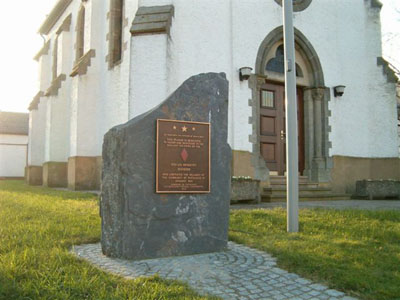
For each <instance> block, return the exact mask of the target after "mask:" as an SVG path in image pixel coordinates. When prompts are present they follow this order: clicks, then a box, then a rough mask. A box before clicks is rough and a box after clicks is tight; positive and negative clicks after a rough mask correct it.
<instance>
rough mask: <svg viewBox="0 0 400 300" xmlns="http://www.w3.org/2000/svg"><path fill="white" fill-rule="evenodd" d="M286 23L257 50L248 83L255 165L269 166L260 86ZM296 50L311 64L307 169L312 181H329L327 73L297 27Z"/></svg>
mask: <svg viewBox="0 0 400 300" xmlns="http://www.w3.org/2000/svg"><path fill="white" fill-rule="evenodd" d="M282 37H283V27H282V26H280V27H277V28H275V29H274V30H273V31H271V33H269V34H268V35H267V37H266V38H265V39H264V41H263V42H262V43H261V46H260V48H259V50H258V54H257V58H256V65H255V67H256V70H255V71H256V74H255V75H252V76H251V77H250V79H249V87H250V88H251V89H252V99H251V100H249V105H250V106H251V107H252V117H251V118H250V120H249V123H250V124H252V129H253V131H252V135H251V136H250V142H251V143H253V163H254V167H255V169H257V168H260V169H264V170H265V169H266V170H267V172H268V173H269V170H268V168H267V167H266V164H265V161H264V159H263V158H262V156H261V153H260V136H259V132H260V124H259V123H260V111H259V107H260V103H259V101H260V99H259V98H260V97H259V94H260V89H261V85H263V84H264V83H265V82H266V81H267V80H268V77H267V76H265V75H264V67H265V63H266V61H265V60H266V57H267V55H268V53H269V52H270V51H271V49H272V47H273V46H274V45H275V44H276V43H277V42H278V41H280V40H281V39H282ZM295 42H296V50H297V51H299V53H300V54H301V55H302V57H303V59H304V60H306V62H307V63H308V65H309V68H310V70H309V72H310V73H309V74H310V79H311V87H308V88H305V89H304V130H305V132H304V144H305V149H304V150H305V154H304V155H305V171H304V175H307V176H308V177H309V179H310V180H311V181H314V182H329V181H330V170H331V168H332V159H331V158H330V157H329V148H330V147H331V143H330V142H329V131H330V126H329V123H328V122H329V120H328V118H329V115H330V111H329V106H328V102H329V101H330V89H329V88H327V87H325V84H324V74H323V71H322V66H321V63H320V61H319V58H318V55H317V53H316V51H315V50H314V48H313V46H312V45H311V43H310V42H309V41H308V40H307V38H306V37H305V36H304V35H303V34H302V33H301V32H300V31H299V30H298V29H296V28H295Z"/></svg>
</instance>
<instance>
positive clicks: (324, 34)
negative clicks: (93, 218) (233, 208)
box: [27, 0, 400, 193]
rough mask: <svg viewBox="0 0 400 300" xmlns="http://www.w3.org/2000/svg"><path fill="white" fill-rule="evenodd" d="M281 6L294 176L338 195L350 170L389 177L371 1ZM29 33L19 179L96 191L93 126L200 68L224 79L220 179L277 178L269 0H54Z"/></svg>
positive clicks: (279, 38) (117, 117) (98, 132)
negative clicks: (293, 111)
mask: <svg viewBox="0 0 400 300" xmlns="http://www.w3.org/2000/svg"><path fill="white" fill-rule="evenodd" d="M293 5H294V11H295V13H294V25H295V47H296V76H297V98H298V108H299V109H298V126H299V127H298V128H299V170H300V172H301V175H303V176H304V178H306V180H307V181H309V182H313V183H317V184H319V185H321V186H327V185H329V186H331V187H332V189H333V190H334V191H337V192H341V193H351V192H352V191H353V190H354V186H355V181H356V180H360V179H388V178H390V179H400V160H399V154H398V147H399V138H398V135H397V112H396V92H395V87H396V85H395V81H396V80H395V78H394V77H393V74H392V73H390V69H389V68H388V67H387V64H386V63H385V61H384V60H383V59H382V58H381V57H380V56H381V29H380V8H381V5H380V3H379V2H378V1H376V0H355V1H348V0H335V1H331V0H318V1H316V0H295V1H293ZM39 33H41V34H42V35H44V36H45V37H46V43H45V44H44V46H43V48H42V49H40V51H39V52H38V53H37V54H36V56H35V59H36V60H37V61H38V62H39V66H40V86H39V91H38V94H37V95H36V96H35V98H34V99H33V101H32V103H31V105H30V134H29V139H30V140H29V152H30V155H29V162H28V164H29V166H28V167H27V180H28V182H31V183H33V182H36V183H37V182H41V183H42V184H44V185H48V186H68V187H69V188H71V189H79V190H82V189H98V188H99V185H100V177H101V152H102V141H103V136H104V134H105V133H106V132H107V131H108V130H109V129H110V128H112V127H113V126H115V125H118V124H121V123H124V122H126V121H128V120H129V119H132V118H134V117H135V116H138V115H140V114H142V113H144V112H146V111H148V110H149V109H151V108H153V107H154V106H156V105H157V104H159V103H160V102H161V101H163V100H164V99H165V98H166V97H167V96H168V95H169V94H170V93H172V92H173V91H174V90H175V89H176V88H177V87H179V85H180V84H181V83H182V82H183V81H185V80H186V79H187V78H189V77H190V76H193V75H196V74H199V73H206V72H224V73H225V74H226V76H227V79H228V80H229V83H230V90H229V92H230V96H229V123H228V128H229V136H228V142H229V144H230V146H231V148H232V151H233V162H232V173H233V174H232V175H233V176H250V177H252V178H255V179H259V180H261V181H262V182H264V183H265V184H266V185H268V183H269V182H270V180H271V178H272V177H273V176H283V175H284V174H285V170H286V169H285V168H286V167H285V125H284V124H285V105H284V79H283V77H284V76H283V70H284V69H283V51H284V49H283V28H282V7H281V1H280V0H252V1H240V0H221V1H213V0H207V1H195V0H139V1H138V0H125V1H124V0H110V1H109V0H107V1H105V0H103V1H93V0H87V1H80V0H59V1H58V2H57V3H56V5H55V7H54V8H53V10H52V11H51V13H50V14H49V15H48V17H47V18H46V20H45V21H44V23H43V24H42V26H41V28H40V29H39ZM250 68H251V72H250V73H249V74H246V71H248V70H250ZM340 86H345V89H344V93H342V92H341V91H339V90H338V87H340ZM138 142H140V141H138Z"/></svg>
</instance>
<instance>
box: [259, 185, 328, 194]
mask: <svg viewBox="0 0 400 300" xmlns="http://www.w3.org/2000/svg"><path fill="white" fill-rule="evenodd" d="M299 191H300V194H301V193H311V194H315V193H324V192H325V193H331V189H330V188H325V187H318V185H317V186H316V187H315V186H308V185H304V186H299ZM282 194H283V195H286V187H279V188H277V187H270V188H264V190H263V195H282Z"/></svg>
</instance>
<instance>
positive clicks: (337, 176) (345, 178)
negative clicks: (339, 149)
mask: <svg viewBox="0 0 400 300" xmlns="http://www.w3.org/2000/svg"><path fill="white" fill-rule="evenodd" d="M331 174H332V189H333V191H334V192H339V193H347V194H354V193H355V191H356V182H357V181H358V180H365V179H372V180H374V179H378V180H379V179H394V180H400V159H399V158H396V157H393V158H362V157H349V156H333V169H332V173H331Z"/></svg>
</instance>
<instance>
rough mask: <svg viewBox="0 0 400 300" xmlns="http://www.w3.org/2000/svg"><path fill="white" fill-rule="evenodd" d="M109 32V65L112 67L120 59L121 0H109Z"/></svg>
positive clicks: (122, 2)
mask: <svg viewBox="0 0 400 300" xmlns="http://www.w3.org/2000/svg"><path fill="white" fill-rule="evenodd" d="M110 5H111V10H110V23H109V24H110V32H109V66H110V67H113V66H114V65H116V64H117V63H119V62H120V61H121V59H122V34H123V31H122V28H123V15H124V14H123V11H124V1H123V0H111V3H110Z"/></svg>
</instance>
